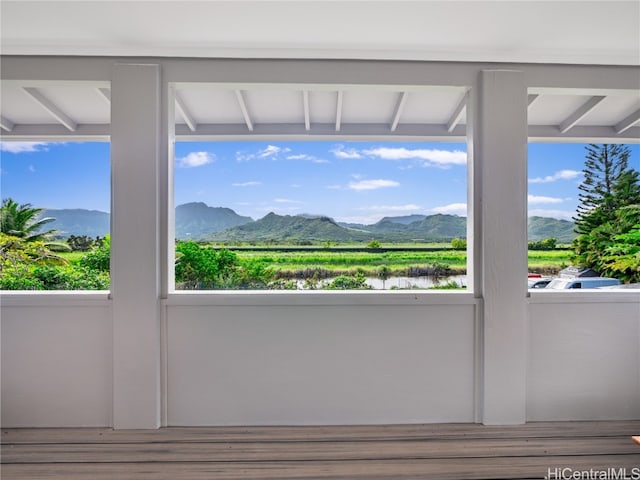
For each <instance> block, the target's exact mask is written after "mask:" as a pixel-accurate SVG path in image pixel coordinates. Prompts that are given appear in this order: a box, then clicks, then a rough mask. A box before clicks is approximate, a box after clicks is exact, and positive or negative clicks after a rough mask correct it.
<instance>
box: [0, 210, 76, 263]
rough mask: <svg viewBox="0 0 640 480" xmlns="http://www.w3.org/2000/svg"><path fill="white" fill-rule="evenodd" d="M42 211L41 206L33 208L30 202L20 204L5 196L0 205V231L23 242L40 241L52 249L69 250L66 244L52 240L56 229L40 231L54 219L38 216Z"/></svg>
mask: <svg viewBox="0 0 640 480" xmlns="http://www.w3.org/2000/svg"><path fill="white" fill-rule="evenodd" d="M42 212H43V209H42V208H35V207H33V206H32V205H31V204H30V203H25V204H22V205H21V204H19V203H17V202H16V201H14V200H13V199H12V198H5V199H4V200H2V206H1V207H0V231H1V232H2V233H4V234H6V235H11V236H13V237H18V238H21V239H23V240H24V241H25V242H36V241H42V242H44V244H45V246H47V247H48V248H51V249H52V250H56V251H65V250H69V246H68V245H67V244H65V243H61V242H56V241H54V240H53V238H52V237H53V236H54V235H55V234H56V233H57V230H55V229H51V230H46V231H40V229H41V228H42V227H43V226H44V225H46V224H47V223H50V222H53V221H54V220H55V218H51V217H46V218H39V217H40V215H41V214H42Z"/></svg>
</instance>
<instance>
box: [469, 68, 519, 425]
mask: <svg viewBox="0 0 640 480" xmlns="http://www.w3.org/2000/svg"><path fill="white" fill-rule="evenodd" d="M471 95H472V97H473V99H472V102H471V115H470V119H471V121H472V128H471V135H472V138H471V144H472V150H471V152H470V153H471V155H470V156H471V157H472V159H471V165H470V168H471V169H472V174H471V175H470V177H471V180H472V182H473V184H472V185H471V188H472V193H473V203H474V208H473V214H474V220H475V222H476V226H477V228H475V229H474V234H475V235H476V236H477V237H476V239H477V240H478V241H477V242H475V243H474V246H473V250H474V252H473V253H474V257H473V258H474V268H475V269H476V272H475V275H474V278H475V279H476V284H475V293H476V295H477V296H478V297H481V298H482V299H483V303H482V304H483V315H482V317H483V331H482V334H483V342H482V343H483V368H482V370H481V372H482V393H481V395H480V398H481V400H482V405H481V412H482V415H481V419H482V422H483V423H485V424H512V423H516V424H517V423H524V422H525V418H526V412H525V407H526V359H527V352H526V349H527V308H526V305H527V284H526V279H527V278H526V277H527V90H526V87H525V85H524V76H523V73H522V72H520V71H508V70H484V71H482V72H480V74H479V77H478V82H477V84H476V86H475V88H473V90H472V92H471Z"/></svg>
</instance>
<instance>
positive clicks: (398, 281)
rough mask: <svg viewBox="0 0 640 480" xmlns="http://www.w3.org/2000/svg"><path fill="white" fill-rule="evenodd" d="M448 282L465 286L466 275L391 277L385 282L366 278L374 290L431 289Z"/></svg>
mask: <svg viewBox="0 0 640 480" xmlns="http://www.w3.org/2000/svg"><path fill="white" fill-rule="evenodd" d="M449 282H456V283H457V284H458V286H460V287H463V286H466V285H467V276H466V275H451V276H449V277H391V278H388V279H386V280H384V281H383V280H381V279H379V278H367V284H368V285H371V287H372V288H373V289H374V290H395V289H409V288H421V289H426V288H432V287H435V286H438V285H444V284H446V283H449Z"/></svg>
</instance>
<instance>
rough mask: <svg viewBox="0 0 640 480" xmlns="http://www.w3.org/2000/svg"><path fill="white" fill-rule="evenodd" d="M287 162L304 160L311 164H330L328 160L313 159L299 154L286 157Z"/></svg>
mask: <svg viewBox="0 0 640 480" xmlns="http://www.w3.org/2000/svg"><path fill="white" fill-rule="evenodd" d="M287 160H306V161H307V162H312V163H331V162H329V160H325V159H323V158H318V157H314V156H313V155H309V154H306V153H299V154H295V155H288V156H287Z"/></svg>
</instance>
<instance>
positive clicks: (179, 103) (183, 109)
mask: <svg viewBox="0 0 640 480" xmlns="http://www.w3.org/2000/svg"><path fill="white" fill-rule="evenodd" d="M174 96H175V99H176V108H177V109H178V112H180V115H182V118H184V121H185V123H186V124H187V126H188V127H189V130H191V131H192V132H195V131H196V128H198V124H197V123H196V121H195V120H194V119H193V116H192V115H191V112H189V109H188V108H187V106H186V105H185V104H184V101H183V100H182V97H180V95H179V94H178V92H175V95H174Z"/></svg>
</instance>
